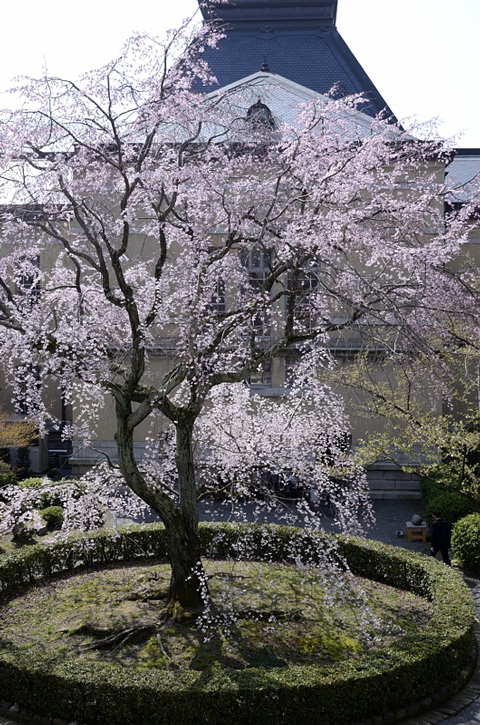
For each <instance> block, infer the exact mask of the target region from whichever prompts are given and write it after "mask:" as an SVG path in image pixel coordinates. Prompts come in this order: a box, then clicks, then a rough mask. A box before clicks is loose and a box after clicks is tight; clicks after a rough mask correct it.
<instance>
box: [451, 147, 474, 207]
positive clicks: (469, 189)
mask: <svg viewBox="0 0 480 725" xmlns="http://www.w3.org/2000/svg"><path fill="white" fill-rule="evenodd" d="M447 185H448V187H449V188H450V189H451V191H452V198H453V199H454V200H455V201H467V200H468V199H469V198H472V196H473V195H474V194H475V193H478V189H479V187H480V149H457V150H456V155H455V156H454V158H453V161H452V162H451V163H450V164H449V165H448V167H447Z"/></svg>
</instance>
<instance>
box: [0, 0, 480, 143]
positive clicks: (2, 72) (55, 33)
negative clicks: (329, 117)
mask: <svg viewBox="0 0 480 725" xmlns="http://www.w3.org/2000/svg"><path fill="white" fill-rule="evenodd" d="M338 6H339V9H338V18H337V26H338V29H339V31H340V33H341V34H342V36H343V38H344V40H345V41H346V42H347V44H348V45H349V46H350V48H351V50H352V51H353V52H354V54H355V55H356V57H357V59H358V60H359V61H360V63H361V64H362V66H363V67H364V69H365V70H366V72H367V73H368V74H369V76H370V78H371V80H372V81H373V82H374V83H375V85H376V86H377V88H378V90H379V91H380V92H381V93H382V95H383V97H384V98H385V100H386V101H387V102H388V103H389V104H390V106H391V108H392V110H393V111H394V113H395V114H396V115H397V117H398V118H401V119H404V118H407V117H411V116H416V117H418V118H419V120H427V119H430V118H434V117H438V118H439V119H440V120H441V121H442V125H441V127H440V130H441V133H442V135H444V136H445V137H450V136H452V135H454V134H463V135H462V136H461V137H459V138H458V139H457V140H456V145H459V146H467V147H469V146H470V147H480V90H479V72H480V43H479V41H478V35H479V32H480V0H453V1H452V0H339V1H338ZM196 7H197V0H156V2H154V0H135V2H134V3H125V5H124V6H123V7H122V5H121V3H119V0H82V2H81V3H66V2H65V0H42V1H41V2H39V0H12V1H11V2H8V4H7V3H6V4H5V6H4V7H3V8H2V28H3V31H2V36H1V40H0V88H2V89H4V88H7V87H9V85H10V81H11V79H12V78H13V77H14V76H16V75H20V74H29V75H35V76H36V75H39V74H42V72H43V69H44V67H45V65H46V66H47V69H48V72H49V73H51V74H53V73H55V74H58V75H63V76H64V77H74V76H75V75H77V74H78V73H81V72H82V71H84V70H88V69H89V68H91V67H95V66H98V65H100V64H103V63H104V62H106V61H108V60H109V59H111V58H113V57H114V56H115V55H116V54H117V52H118V50H119V48H120V46H121V45H122V44H123V42H124V40H125V39H126V38H127V37H128V36H129V35H130V33H131V32H132V31H134V30H141V31H142V30H146V31H148V32H149V33H151V34H154V35H160V36H161V35H162V34H163V31H164V30H166V29H167V28H171V27H174V26H175V25H177V24H178V23H179V21H180V20H181V19H182V18H184V17H187V16H188V15H190V14H191V13H192V12H194V10H195V8H196Z"/></svg>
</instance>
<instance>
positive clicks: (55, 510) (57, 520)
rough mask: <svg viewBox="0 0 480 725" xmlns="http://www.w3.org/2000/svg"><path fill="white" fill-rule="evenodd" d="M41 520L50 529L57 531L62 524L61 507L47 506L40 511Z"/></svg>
mask: <svg viewBox="0 0 480 725" xmlns="http://www.w3.org/2000/svg"><path fill="white" fill-rule="evenodd" d="M40 513H41V514H42V518H43V520H44V521H45V523H46V524H47V526H48V527H49V528H51V529H59V528H60V527H61V525H62V524H63V509H62V507H61V506H47V508H44V509H41V510H40Z"/></svg>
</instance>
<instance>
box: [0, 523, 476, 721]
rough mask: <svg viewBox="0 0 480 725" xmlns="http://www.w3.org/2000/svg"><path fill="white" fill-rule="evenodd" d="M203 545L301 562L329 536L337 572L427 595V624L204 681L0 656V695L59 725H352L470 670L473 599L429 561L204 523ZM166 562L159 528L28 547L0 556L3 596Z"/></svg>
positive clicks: (311, 536)
mask: <svg viewBox="0 0 480 725" xmlns="http://www.w3.org/2000/svg"><path fill="white" fill-rule="evenodd" d="M200 536H201V540H202V547H203V550H204V552H205V555H208V556H214V557H225V556H235V555H236V554H237V547H238V546H239V541H240V539H243V540H245V538H246V539H247V540H248V546H247V547H246V550H247V551H248V552H249V556H250V557H251V558H267V559H269V560H275V559H287V560H290V561H292V560H294V559H296V558H298V557H300V558H301V555H302V554H303V557H304V558H305V559H306V560H310V559H311V558H312V552H315V551H317V550H318V543H319V539H320V540H323V539H324V538H325V537H326V538H327V540H328V543H329V545H332V544H334V542H337V544H338V560H339V565H340V566H341V562H342V560H343V558H345V559H346V560H347V561H348V563H349V565H350V567H351V569H352V571H353V572H354V573H357V574H362V575H364V576H367V577H369V578H372V579H375V580H376V581H381V582H384V583H386V584H390V585H392V586H399V587H401V588H404V589H408V590H411V591H413V592H415V593H416V594H419V595H420V596H423V597H425V598H426V599H428V600H429V601H431V602H432V606H433V614H432V617H431V619H430V621H429V622H428V623H427V624H426V626H425V627H423V629H422V630H421V631H420V632H416V633H415V634H408V633H407V634H406V635H405V636H404V637H402V638H400V639H397V640H396V641H395V642H393V643H392V644H391V645H390V646H389V647H384V648H381V649H379V650H372V651H370V652H368V653H362V654H360V655H358V656H355V657H351V658H349V659H347V660H345V661H342V662H339V663H337V664H336V665H335V666H328V667H325V666H321V665H318V666H314V665H308V666H296V667H294V668H275V669H274V670H272V669H270V668H265V667H250V668H247V669H245V670H229V671H226V670H225V669H223V668H222V667H221V666H220V665H219V666H218V667H213V668H212V670H211V672H209V673H208V676H207V677H206V676H205V673H203V672H198V671H194V670H181V671H180V670H156V671H153V670H151V669H149V670H144V669H141V668H133V667H129V668H125V667H116V666H115V665H113V664H111V663H110V664H107V663H99V662H96V663H95V665H94V666H89V665H88V664H86V663H78V662H76V661H75V660H74V659H66V660H63V661H57V660H55V661H49V660H48V658H47V657H46V655H43V654H42V653H38V652H36V653H34V652H32V651H29V650H28V649H26V650H24V651H23V650H22V652H21V653H19V652H18V651H16V650H10V649H9V648H8V647H4V648H1V649H0V692H2V697H3V698H6V699H7V698H8V699H10V700H12V701H16V702H21V703H22V704H24V705H28V706H29V707H31V708H32V709H34V710H35V711H37V712H39V713H42V714H45V715H48V716H51V715H56V716H59V717H62V718H64V719H66V720H67V721H68V720H73V719H77V720H80V721H81V722H85V723H98V722H108V723H109V725H128V724H133V723H135V725H147V724H148V725H151V723H153V722H169V723H171V724H172V725H180V724H182V725H199V724H200V723H208V724H210V725H215V724H218V725H220V724H223V723H224V722H225V721H227V720H231V718H232V712H234V713H235V722H236V723H238V724H239V725H247V723H248V725H260V724H261V725H278V723H281V722H305V723H311V722H319V723H320V722H321V723H324V724H325V725H349V724H350V723H354V722H357V721H359V720H362V719H365V718H367V717H372V716H373V715H377V714H380V713H385V712H387V711H388V710H392V709H393V710H394V709H396V708H399V707H402V706H404V705H405V704H406V703H409V702H412V701H415V700H422V699H423V698H426V697H432V696H433V694H434V693H436V692H438V691H440V689H441V688H444V696H445V693H447V694H448V687H453V686H454V684H452V683H455V681H456V680H457V679H458V678H459V676H460V673H461V671H462V670H463V669H464V668H465V666H466V664H467V663H468V661H469V657H470V653H471V647H472V642H473V623H474V611H473V604H472V599H471V596H470V593H469V591H468V588H467V587H466V585H465V584H464V583H463V581H462V579H461V577H460V575H459V574H458V572H456V571H454V570H452V569H451V568H450V567H446V566H443V565H441V564H439V563H438V562H436V561H435V560H433V559H431V558H430V557H422V556H419V555H418V554H415V553H413V552H410V551H405V550H403V549H399V548H394V547H391V546H387V545H384V544H381V543H380V542H375V541H373V542H372V541H365V540H362V539H357V538H355V537H343V536H340V537H334V536H331V535H326V534H316V533H310V532H308V531H302V530H299V529H293V528H288V527H275V526H264V527H262V526H258V525H253V524H252V525H238V524H237V525H235V524H202V525H201V527H200ZM166 554H167V538H166V534H165V529H164V527H163V526H161V525H158V524H151V525H147V526H143V527H128V528H125V529H121V530H120V531H119V532H118V534H116V533H113V532H108V531H105V530H102V531H97V532H94V533H89V534H88V535H84V536H76V537H72V538H71V539H70V540H69V541H68V542H64V541H62V542H55V543H54V544H51V545H49V546H40V545H36V546H32V547H28V549H22V550H19V551H18V552H15V553H14V554H11V555H8V556H3V557H0V598H3V599H7V598H9V597H10V596H12V594H13V593H14V592H16V591H19V590H21V589H22V588H24V587H25V586H26V585H28V584H29V583H35V582H37V581H38V579H39V578H40V577H42V576H45V575H46V574H51V573H53V572H55V573H61V572H62V571H66V570H73V569H75V568H76V567H79V566H82V565H87V566H92V565H98V564H101V563H109V562H112V561H114V560H125V561H131V560H136V559H138V558H142V557H144V558H151V557H152V556H155V557H165V556H166ZM2 595H3V597H2ZM312 713H315V716H314V717H313V718H312Z"/></svg>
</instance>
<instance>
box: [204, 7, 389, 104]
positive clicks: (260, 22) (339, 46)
mask: <svg viewBox="0 0 480 725" xmlns="http://www.w3.org/2000/svg"><path fill="white" fill-rule="evenodd" d="M321 4H322V3H318V5H319V7H320V5H321ZM330 4H332V3H330ZM236 5H238V6H239V7H238V12H239V13H240V12H241V13H243V15H239V16H238V19H237V18H236V16H228V18H227V15H226V14H225V13H226V11H225V10H224V9H223V8H227V7H228V5H225V6H223V5H221V6H219V7H220V8H221V10H218V14H220V12H221V13H223V14H224V15H225V17H223V16H221V22H225V23H226V24H225V33H226V36H225V37H224V38H223V39H222V40H221V41H220V43H219V45H218V48H216V49H208V50H207V51H206V52H205V54H204V57H205V59H206V60H207V62H208V64H209V66H210V68H211V70H212V72H213V74H214V75H215V76H216V79H217V81H218V86H219V87H223V86H227V85H229V84H230V83H234V82H235V81H237V80H239V79H240V78H244V77H246V76H249V75H251V74H252V73H256V72H257V71H259V70H261V69H262V66H264V64H266V66H267V67H268V70H270V71H271V72H272V73H276V74H278V75H281V76H283V77H285V78H288V79H290V80H292V81H295V82H296V83H299V84H300V85H302V86H305V87H306V88H310V89H311V90H314V91H317V92H318V93H322V94H327V93H328V92H329V91H330V89H332V88H333V87H334V86H335V87H336V93H337V97H338V95H342V96H343V95H351V94H355V93H363V94H365V97H366V103H365V104H364V106H363V107H362V110H363V111H364V112H365V113H368V114H369V115H371V116H374V115H376V114H377V113H381V112H383V111H385V110H386V112H387V114H388V115H389V116H390V115H392V112H391V111H390V110H389V109H388V107H387V104H386V102H385V100H384V99H383V98H382V96H381V95H380V93H379V92H378V90H377V89H376V88H375V86H374V84H373V83H372V81H371V80H370V78H369V77H368V76H367V74H366V73H365V71H364V70H363V68H362V67H361V65H360V63H359V62H358V61H357V60H356V58H355V56H354V55H353V53H352V52H351V51H350V49H349V48H348V46H347V45H346V43H345V42H344V40H343V39H342V37H341V36H340V34H339V32H338V30H337V28H336V27H335V24H334V15H333V17H331V18H330V19H329V20H328V21H326V20H325V19H322V17H320V16H319V18H318V19H316V20H312V18H308V17H307V15H306V13H307V11H308V12H309V11H310V10H309V7H307V5H308V6H311V5H314V4H313V3H308V2H307V0H303V3H302V2H299V3H297V5H298V6H299V8H300V10H301V9H302V7H301V6H303V5H305V8H304V12H305V17H302V16H295V17H294V16H293V15H292V16H291V17H289V15H288V13H287V12H286V11H287V10H288V9H290V10H291V11H292V13H293V11H294V10H295V8H294V7H293V4H292V3H291V2H289V1H288V0H284V1H283V2H282V0H256V2H254V0H237V3H236ZM295 7H296V6H295ZM253 10H255V11H256V13H257V14H256V15H255V13H254V12H253ZM277 10H278V12H280V10H281V11H282V13H283V15H281V16H278V18H277V19H276V17H275V11H277ZM262 13H263V15H262ZM265 13H267V16H265ZM330 14H331V13H330ZM297 15H298V14H297Z"/></svg>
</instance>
